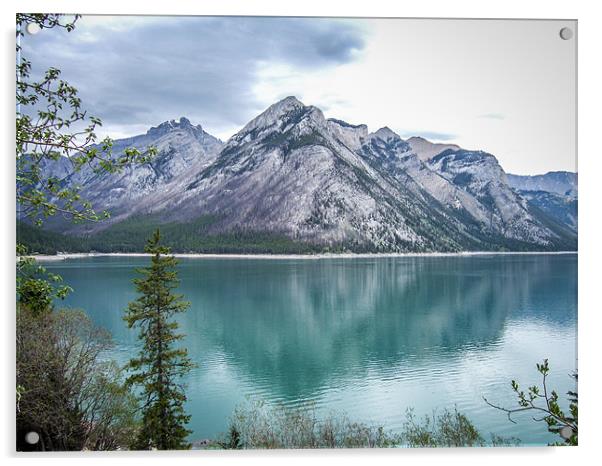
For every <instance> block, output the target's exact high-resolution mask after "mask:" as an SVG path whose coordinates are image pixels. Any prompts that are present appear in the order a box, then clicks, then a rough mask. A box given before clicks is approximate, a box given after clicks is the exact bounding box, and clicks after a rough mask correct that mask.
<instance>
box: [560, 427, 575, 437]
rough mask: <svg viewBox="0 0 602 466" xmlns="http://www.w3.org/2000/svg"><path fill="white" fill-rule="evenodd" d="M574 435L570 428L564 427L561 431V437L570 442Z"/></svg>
mask: <svg viewBox="0 0 602 466" xmlns="http://www.w3.org/2000/svg"><path fill="white" fill-rule="evenodd" d="M572 435H573V429H572V428H571V427H569V426H564V427H563V428H562V429H560V436H561V437H562V438H563V439H565V440H568V439H570V438H571V436H572Z"/></svg>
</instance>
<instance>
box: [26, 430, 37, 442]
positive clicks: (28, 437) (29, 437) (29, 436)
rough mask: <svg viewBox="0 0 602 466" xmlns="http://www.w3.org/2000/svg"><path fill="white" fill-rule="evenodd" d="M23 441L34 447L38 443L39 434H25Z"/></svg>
mask: <svg viewBox="0 0 602 466" xmlns="http://www.w3.org/2000/svg"><path fill="white" fill-rule="evenodd" d="M25 441H26V442H27V443H29V444H30V445H35V444H36V443H38V442H39V441H40V434H38V433H37V432H27V433H26V434H25Z"/></svg>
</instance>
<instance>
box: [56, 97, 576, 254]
mask: <svg viewBox="0 0 602 466" xmlns="http://www.w3.org/2000/svg"><path fill="white" fill-rule="evenodd" d="M132 145H133V146H135V147H139V148H145V147H147V146H148V145H155V146H156V147H157V148H158V150H159V155H158V156H157V157H156V158H155V159H154V160H153V161H152V163H150V164H149V165H146V166H136V167H132V168H129V169H127V170H125V171H124V172H123V173H121V174H118V175H103V176H101V175H97V174H95V173H93V172H92V171H85V172H82V173H78V174H76V175H73V176H72V177H70V178H68V179H67V180H66V182H67V183H78V184H81V186H83V190H82V197H83V198H88V199H91V200H92V202H93V204H94V205H95V206H96V207H97V208H99V209H100V208H102V209H104V208H108V209H110V210H111V211H112V214H113V216H112V218H111V220H110V221H108V222H101V223H98V224H92V225H89V224H86V225H85V226H83V227H82V226H75V227H72V226H68V225H65V224H64V223H63V224H62V225H60V226H59V225H58V224H56V223H55V224H50V227H51V228H54V229H55V230H58V229H60V230H63V231H64V230H65V229H69V230H70V231H71V233H74V234H77V235H79V236H85V238H86V241H88V243H87V246H82V248H84V247H88V248H92V246H91V245H92V244H94V247H93V248H94V249H97V250H105V249H107V248H110V247H115V248H118V249H119V250H138V249H140V247H139V242H138V239H139V238H141V237H142V238H143V237H144V235H145V234H146V233H147V230H149V231H150V229H151V228H154V227H156V225H158V224H161V225H163V228H164V229H167V230H168V231H169V232H170V234H172V235H173V236H174V237H177V238H178V240H177V247H178V248H180V249H181V250H187V251H188V250H202V251H209V250H211V251H218V252H226V251H232V250H233V249H232V248H233V247H234V246H236V247H240V246H241V244H243V243H244V245H245V248H244V249H243V250H244V251H249V250H252V251H254V252H257V251H258V250H259V251H260V250H264V249H265V248H267V249H265V250H269V251H277V252H286V251H287V250H295V251H321V250H331V251H344V250H351V251H357V252H360V251H370V252H385V251H461V250H559V249H575V248H576V234H575V232H574V231H571V230H570V229H569V228H567V227H566V226H565V225H563V224H562V223H561V222H560V221H559V220H558V219H557V218H554V217H553V216H551V215H549V214H547V213H546V211H545V209H542V208H538V207H537V206H535V205H531V204H530V203H529V202H528V200H527V199H526V198H524V197H522V196H521V195H520V194H519V193H518V192H517V191H515V190H514V189H512V187H511V186H510V185H509V180H508V177H507V176H506V174H505V173H504V171H503V169H502V167H501V166H500V165H499V163H498V161H497V159H496V158H495V157H494V156H493V155H491V154H487V153H485V152H479V151H467V150H464V149H462V148H460V147H458V146H455V145H448V144H445V145H440V144H433V143H430V142H429V141H426V140H425V139H422V138H410V139H408V140H403V139H402V138H400V137H399V135H397V134H396V133H395V132H393V131H392V130H391V129H389V128H387V127H385V128H381V129H379V130H378V131H376V132H374V133H370V132H369V131H368V128H367V126H366V125H353V124H349V123H346V122H344V121H341V120H337V119H332V118H330V119H326V118H325V117H324V115H323V113H322V112H321V110H320V109H318V108H316V107H313V106H306V105H304V104H303V103H302V102H300V101H299V100H297V99H296V98H295V97H287V98H285V99H283V100H281V101H280V102H277V103H275V104H273V105H272V106H270V107H269V108H268V109H266V110H265V111H264V112H263V113H261V114H260V115H258V116H257V117H256V118H254V119H253V120H251V121H250V122H249V123H248V124H247V125H245V126H244V127H243V128H242V129H241V130H240V131H239V132H238V133H237V134H235V135H234V136H232V137H231V138H230V139H229V140H228V141H227V142H226V143H225V144H223V143H221V141H219V140H218V139H216V138H214V137H213V136H211V135H209V134H208V133H206V132H205V131H204V130H203V129H202V128H201V127H200V126H193V125H192V124H191V123H190V122H189V121H188V120H186V119H185V118H181V119H180V121H179V122H175V121H170V122H165V123H163V124H161V125H159V126H158V127H156V128H151V129H150V130H149V131H148V132H147V133H146V134H145V135H142V136H137V137H134V138H131V139H127V140H120V141H116V143H115V146H114V149H115V153H118V152H119V151H121V150H123V149H124V148H126V147H128V146H132ZM116 238H118V239H116ZM101 239H102V241H101ZM89 241H96V242H95V243H90V242H89ZM267 244H269V245H271V246H269V247H267V246H266V245H267ZM233 245H234V246H233ZM249 245H251V246H253V245H254V246H253V247H250V246H249ZM274 245H276V246H274ZM247 246H249V247H250V249H249V247H247ZM236 250H238V249H236Z"/></svg>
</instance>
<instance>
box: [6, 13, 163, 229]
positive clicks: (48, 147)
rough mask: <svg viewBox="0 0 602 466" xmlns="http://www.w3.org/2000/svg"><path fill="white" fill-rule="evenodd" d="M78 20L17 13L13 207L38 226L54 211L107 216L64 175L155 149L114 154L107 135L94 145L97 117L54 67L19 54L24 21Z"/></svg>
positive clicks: (121, 162) (114, 165)
mask: <svg viewBox="0 0 602 466" xmlns="http://www.w3.org/2000/svg"><path fill="white" fill-rule="evenodd" d="M78 19H79V15H74V16H73V17H67V16H64V15H60V14H25V13H17V17H16V37H17V45H16V52H17V57H18V61H17V64H16V102H17V107H16V156H17V161H16V167H17V173H16V178H17V191H16V193H17V212H18V216H19V217H20V218H28V219H29V220H30V221H32V222H34V223H35V224H38V225H41V224H42V222H43V220H44V219H46V218H48V217H50V216H53V215H56V214H62V215H64V216H65V217H68V218H70V219H72V220H74V221H84V220H92V221H96V220H99V219H101V218H103V217H108V215H109V214H108V212H103V213H102V214H98V213H97V212H95V210H94V209H93V206H92V205H91V204H90V203H89V202H88V201H86V200H84V199H82V198H81V196H80V194H79V189H78V187H66V186H65V183H63V181H64V179H65V178H66V177H67V176H69V175H71V174H73V173H75V172H78V171H80V170H81V169H82V168H84V167H90V168H92V169H93V170H94V171H95V172H96V173H98V174H103V173H114V172H117V171H119V170H121V169H122V168H123V167H125V166H128V165H130V164H132V163H144V162H147V161H148V160H150V158H152V157H153V156H154V155H155V154H156V149H155V148H152V147H150V148H147V149H145V150H144V151H143V152H141V151H140V150H138V149H136V148H128V149H126V150H125V151H124V152H123V153H122V154H120V155H118V156H115V155H113V154H112V152H111V149H112V146H113V141H112V140H111V139H110V138H105V139H104V140H102V141H101V142H100V143H99V144H97V142H98V141H97V136H96V133H95V131H96V130H97V128H98V127H99V126H101V125H102V122H101V120H100V119H99V118H97V117H94V116H88V115H87V114H86V111H85V110H84V109H83V108H82V102H81V99H80V97H79V95H78V91H77V89H76V88H75V87H74V86H72V85H71V84H69V83H68V82H66V81H64V80H62V79H61V78H60V76H61V71H60V70H59V69H57V68H49V69H47V70H46V71H45V72H43V73H40V72H39V70H37V73H34V72H33V70H32V64H31V62H30V61H29V60H28V59H27V58H26V57H24V56H23V54H22V52H23V50H22V47H21V45H20V43H21V39H22V37H23V36H24V29H25V27H26V26H27V25H28V24H35V25H37V26H38V27H39V28H40V29H42V30H44V29H53V28H62V29H65V30H67V31H69V32H70V31H73V30H74V29H75V25H76V22H77V21H78ZM34 75H37V76H38V77H37V79H36V78H35V77H34ZM61 161H68V164H69V166H70V168H69V169H68V170H67V172H66V173H65V174H64V177H63V178H58V177H56V176H48V173H50V172H52V170H49V168H51V166H52V165H56V166H62V164H60V162H61Z"/></svg>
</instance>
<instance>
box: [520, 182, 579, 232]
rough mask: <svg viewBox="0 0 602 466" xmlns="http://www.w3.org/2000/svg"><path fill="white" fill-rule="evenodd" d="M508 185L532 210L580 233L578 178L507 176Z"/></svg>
mask: <svg viewBox="0 0 602 466" xmlns="http://www.w3.org/2000/svg"><path fill="white" fill-rule="evenodd" d="M508 183H509V184H510V186H512V188H513V189H515V190H516V191H517V192H518V193H519V194H520V195H521V196H522V197H524V198H525V199H526V200H527V201H528V202H529V204H530V205H531V206H533V207H535V208H537V209H540V210H541V211H543V212H545V213H546V215H548V216H550V217H552V218H553V219H554V220H556V221H558V222H560V223H562V224H563V225H566V226H567V227H569V228H570V229H571V230H573V231H574V232H577V192H578V186H577V174H576V173H571V172H549V173H546V174H545V175H535V176H520V175H508Z"/></svg>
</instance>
